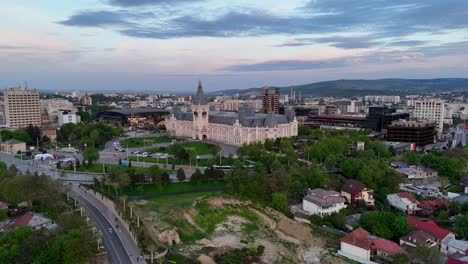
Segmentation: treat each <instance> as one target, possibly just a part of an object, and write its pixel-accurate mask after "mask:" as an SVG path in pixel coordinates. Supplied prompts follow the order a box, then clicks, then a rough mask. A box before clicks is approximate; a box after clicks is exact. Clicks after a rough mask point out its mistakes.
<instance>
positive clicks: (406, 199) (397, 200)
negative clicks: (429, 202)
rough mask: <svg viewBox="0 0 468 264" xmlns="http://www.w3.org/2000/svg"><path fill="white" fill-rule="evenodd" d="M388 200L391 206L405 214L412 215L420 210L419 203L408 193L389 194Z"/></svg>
mask: <svg viewBox="0 0 468 264" xmlns="http://www.w3.org/2000/svg"><path fill="white" fill-rule="evenodd" d="M387 200H388V202H389V203H390V205H391V206H393V207H394V208H396V209H399V210H401V211H403V212H405V214H409V215H412V214H414V213H415V212H416V211H417V210H418V203H419V202H418V201H417V200H416V199H414V197H413V196H411V194H409V193H407V192H400V193H393V194H389V195H387Z"/></svg>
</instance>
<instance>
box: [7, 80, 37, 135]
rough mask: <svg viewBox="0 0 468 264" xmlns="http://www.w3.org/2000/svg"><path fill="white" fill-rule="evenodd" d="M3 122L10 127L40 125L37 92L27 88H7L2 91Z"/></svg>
mask: <svg viewBox="0 0 468 264" xmlns="http://www.w3.org/2000/svg"><path fill="white" fill-rule="evenodd" d="M4 101H5V121H6V122H5V123H6V124H7V125H9V126H10V127H11V128H21V127H27V126H28V125H33V126H40V125H41V111H40V103H39V93H38V92H37V91H36V90H32V89H27V88H9V89H6V90H5V93H4Z"/></svg>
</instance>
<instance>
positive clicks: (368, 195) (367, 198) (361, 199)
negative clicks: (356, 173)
mask: <svg viewBox="0 0 468 264" xmlns="http://www.w3.org/2000/svg"><path fill="white" fill-rule="evenodd" d="M341 196H343V197H344V198H346V201H347V202H348V203H349V204H351V205H353V206H355V207H359V206H361V205H365V206H366V207H367V208H373V207H374V202H375V201H374V191H373V190H371V189H369V188H367V186H366V185H365V184H364V183H362V182H360V181H357V180H354V179H349V180H347V181H346V182H345V183H344V185H343V186H342V187H341Z"/></svg>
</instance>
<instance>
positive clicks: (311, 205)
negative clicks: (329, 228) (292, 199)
mask: <svg viewBox="0 0 468 264" xmlns="http://www.w3.org/2000/svg"><path fill="white" fill-rule="evenodd" d="M345 202H346V200H345V199H344V198H343V197H341V196H340V193H338V192H335V191H327V190H324V189H320V188H317V189H313V190H308V191H307V195H306V196H304V199H303V200H302V209H303V211H305V212H306V214H308V215H319V216H320V217H323V216H325V215H330V214H333V213H337V212H339V211H340V210H341V209H343V208H346V205H345Z"/></svg>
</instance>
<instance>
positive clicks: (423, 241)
mask: <svg viewBox="0 0 468 264" xmlns="http://www.w3.org/2000/svg"><path fill="white" fill-rule="evenodd" d="M400 246H402V247H403V248H407V249H413V248H416V247H420V246H423V247H428V248H431V247H435V246H437V242H436V238H435V237H434V236H432V235H430V234H428V233H426V232H424V231H421V230H413V231H411V232H410V233H409V234H407V235H406V236H403V237H401V238H400Z"/></svg>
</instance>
